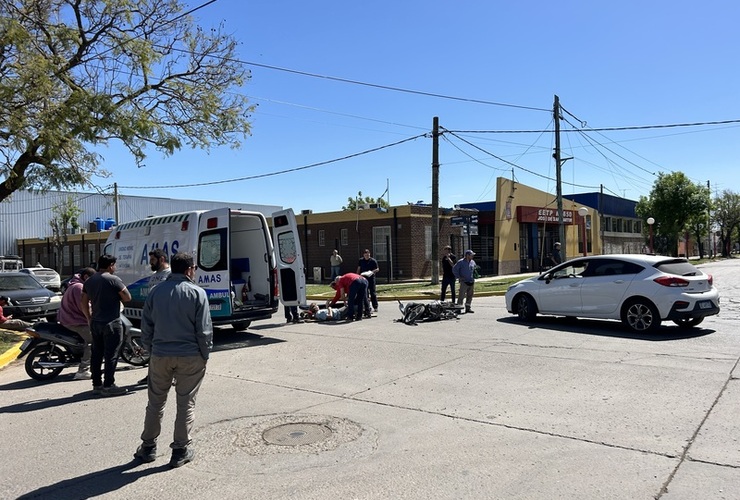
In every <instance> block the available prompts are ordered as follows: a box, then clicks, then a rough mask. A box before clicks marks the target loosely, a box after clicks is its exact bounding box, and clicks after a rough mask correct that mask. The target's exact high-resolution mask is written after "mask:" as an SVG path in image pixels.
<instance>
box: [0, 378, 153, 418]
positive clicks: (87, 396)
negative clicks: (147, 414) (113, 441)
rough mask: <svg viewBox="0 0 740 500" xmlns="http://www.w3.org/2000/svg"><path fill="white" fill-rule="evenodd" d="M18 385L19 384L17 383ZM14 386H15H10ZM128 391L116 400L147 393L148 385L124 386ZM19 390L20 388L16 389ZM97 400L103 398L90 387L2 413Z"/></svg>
mask: <svg viewBox="0 0 740 500" xmlns="http://www.w3.org/2000/svg"><path fill="white" fill-rule="evenodd" d="M16 384H19V383H18V382H16ZM8 385H9V386H10V385H14V384H8ZM122 387H125V388H126V389H128V393H126V394H124V395H122V396H116V399H120V398H125V397H127V396H130V395H131V394H134V393H136V392H138V391H142V390H143V391H146V385H139V384H134V385H127V386H122ZM7 388H8V386H4V387H2V388H0V389H3V390H5V389H7ZM14 388H15V389H17V388H18V387H14ZM95 399H103V396H98V395H94V394H93V393H92V390H91V388H89V387H88V389H87V390H85V391H84V392H80V393H77V394H72V395H71V396H66V397H63V398H58V399H37V400H35V401H24V402H22V403H16V404H12V405H9V406H3V407H0V413H26V412H32V411H38V410H46V409H48V408H55V407H57V406H64V405H68V404H74V403H81V402H83V401H92V400H95Z"/></svg>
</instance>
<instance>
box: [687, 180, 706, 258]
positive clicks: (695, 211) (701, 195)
mask: <svg viewBox="0 0 740 500" xmlns="http://www.w3.org/2000/svg"><path fill="white" fill-rule="evenodd" d="M711 207H712V199H711V193H710V191H709V188H708V187H706V186H702V185H697V189H696V192H695V193H694V195H693V196H692V199H691V213H690V214H689V219H688V221H687V222H686V252H687V255H686V256H687V257H688V248H689V240H690V235H691V236H694V238H696V243H697V245H698V247H699V258H700V259H703V258H704V243H706V237H707V235H708V234H709V224H710V220H709V213H710V210H711ZM710 252H711V250H710V249H707V253H710Z"/></svg>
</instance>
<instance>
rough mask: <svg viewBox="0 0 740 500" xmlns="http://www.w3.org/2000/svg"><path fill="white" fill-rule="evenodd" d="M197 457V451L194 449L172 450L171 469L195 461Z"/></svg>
mask: <svg viewBox="0 0 740 500" xmlns="http://www.w3.org/2000/svg"><path fill="white" fill-rule="evenodd" d="M194 456H195V450H194V449H193V448H192V447H188V448H175V449H174V450H172V458H170V467H173V468H174V467H182V466H183V465H185V464H186V463H188V462H192V461H193V457H194Z"/></svg>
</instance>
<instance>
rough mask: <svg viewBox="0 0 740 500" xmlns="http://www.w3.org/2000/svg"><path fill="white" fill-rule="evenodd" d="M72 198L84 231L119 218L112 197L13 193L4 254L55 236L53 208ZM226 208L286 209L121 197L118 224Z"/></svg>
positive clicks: (3, 231)
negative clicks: (26, 242)
mask: <svg viewBox="0 0 740 500" xmlns="http://www.w3.org/2000/svg"><path fill="white" fill-rule="evenodd" d="M69 196H71V197H72V198H73V199H74V200H75V203H76V204H77V206H78V207H80V209H82V214H81V215H80V217H79V218H78V222H79V224H80V227H81V228H84V229H87V228H88V225H89V223H90V222H92V221H94V220H95V219H96V218H97V217H100V218H101V219H103V220H106V219H115V217H116V208H115V206H114V202H113V196H112V195H104V194H98V193H79V192H71V191H52V192H49V193H46V194H37V193H32V192H29V191H17V192H15V193H13V196H12V197H11V198H10V199H8V200H5V201H3V202H2V203H0V254H15V253H17V251H18V249H17V247H16V239H19V238H47V237H50V236H52V233H51V226H50V224H49V221H50V220H51V219H52V217H53V215H54V214H53V212H52V207H54V206H57V205H60V204H61V203H64V202H65V201H66V199H67V198H68V197H69ZM223 207H229V208H233V209H243V210H251V211H256V212H261V213H263V214H265V215H266V216H268V217H269V216H270V215H271V214H272V212H274V211H276V210H280V209H282V208H283V207H282V206H279V205H258V204H253V203H243V202H221V201H201V200H178V199H173V198H150V197H145V196H123V195H119V197H118V211H119V216H120V218H121V220H120V221H117V222H119V223H122V222H128V221H131V220H136V219H141V218H144V217H148V216H150V215H163V214H169V213H174V212H182V211H186V210H210V209H213V208H223Z"/></svg>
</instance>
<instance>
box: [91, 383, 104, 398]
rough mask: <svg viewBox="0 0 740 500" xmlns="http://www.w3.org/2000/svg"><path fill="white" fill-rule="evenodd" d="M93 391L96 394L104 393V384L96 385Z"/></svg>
mask: <svg viewBox="0 0 740 500" xmlns="http://www.w3.org/2000/svg"><path fill="white" fill-rule="evenodd" d="M92 393H93V394H94V395H96V396H100V395H101V394H103V386H102V385H94V386H93V390H92Z"/></svg>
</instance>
